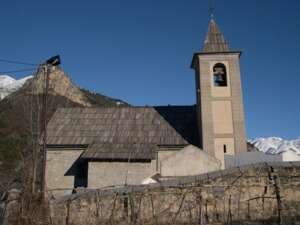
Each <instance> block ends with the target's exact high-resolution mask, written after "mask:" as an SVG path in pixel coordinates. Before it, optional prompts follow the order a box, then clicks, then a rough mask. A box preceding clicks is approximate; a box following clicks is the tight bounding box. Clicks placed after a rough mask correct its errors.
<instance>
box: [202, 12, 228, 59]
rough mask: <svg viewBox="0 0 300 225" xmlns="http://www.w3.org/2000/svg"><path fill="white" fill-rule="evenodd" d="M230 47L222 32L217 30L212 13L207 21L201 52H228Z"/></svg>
mask: <svg viewBox="0 0 300 225" xmlns="http://www.w3.org/2000/svg"><path fill="white" fill-rule="evenodd" d="M229 51H230V48H229V45H228V43H227V41H226V40H225V38H224V36H223V34H222V33H221V31H220V30H219V28H218V26H217V24H216V22H215V20H214V18H213V14H212V18H211V19H210V22H209V27H208V32H207V35H206V38H205V41H204V47H203V50H202V52H203V53H212V52H229Z"/></svg>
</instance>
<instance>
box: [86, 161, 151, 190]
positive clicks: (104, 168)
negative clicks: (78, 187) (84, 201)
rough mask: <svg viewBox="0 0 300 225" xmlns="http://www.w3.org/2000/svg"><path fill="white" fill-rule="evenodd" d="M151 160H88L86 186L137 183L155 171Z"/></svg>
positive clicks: (97, 186) (99, 186) (98, 186)
mask: <svg viewBox="0 0 300 225" xmlns="http://www.w3.org/2000/svg"><path fill="white" fill-rule="evenodd" d="M155 164H156V163H155V161H152V162H130V163H128V162H97V161H95V162H89V166H88V188H102V187H109V186H115V185H116V186H118V185H125V184H128V185H138V184H141V183H142V181H143V180H144V179H145V178H146V177H149V176H151V175H152V174H153V173H154V172H155Z"/></svg>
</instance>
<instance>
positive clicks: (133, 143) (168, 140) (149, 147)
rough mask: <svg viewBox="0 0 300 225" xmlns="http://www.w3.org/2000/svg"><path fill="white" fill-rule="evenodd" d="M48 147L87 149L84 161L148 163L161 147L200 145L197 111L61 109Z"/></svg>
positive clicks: (49, 131)
mask: <svg viewBox="0 0 300 225" xmlns="http://www.w3.org/2000/svg"><path fill="white" fill-rule="evenodd" d="M47 144H48V146H51V145H55V146H57V145H62V146H64V145H88V146H89V147H88V148H87V150H86V151H85V152H84V154H83V155H82V157H83V158H93V159H104V158H105V159H108V158H109V159H115V158H116V159H121V158H128V157H131V158H136V159H149V158H153V157H154V156H153V154H154V152H155V149H156V148H157V146H158V145H163V146H165V145H170V146H176V145H188V144H194V145H197V144H198V133H197V119H196V107H195V106H160V107H124V108H123V107H122V108H60V109H58V110H57V111H56V112H55V114H54V115H53V117H52V118H51V120H50V122H49V123H48V127H47Z"/></svg>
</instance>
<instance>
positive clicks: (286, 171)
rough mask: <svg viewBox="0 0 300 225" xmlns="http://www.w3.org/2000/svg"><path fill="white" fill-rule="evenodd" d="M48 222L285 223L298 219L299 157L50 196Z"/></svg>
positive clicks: (89, 224)
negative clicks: (149, 182)
mask: <svg viewBox="0 0 300 225" xmlns="http://www.w3.org/2000/svg"><path fill="white" fill-rule="evenodd" d="M51 217H52V218H51V221H52V224H53V225H71V224H72V225H96V224H149V225H150V224H156V225H157V224H160V225H162V224H177V225H178V224H206V225H210V224H211V225H212V224H252V225H262V224H288V225H296V224H299V221H300V163H269V164H257V165H252V166H248V167H241V168H234V169H230V170H225V171H220V172H214V173H210V174H204V175H201V176H194V177H185V178H180V179H175V180H172V181H168V182H163V183H160V184H154V185H148V186H129V187H127V188H119V189H111V190H106V191H101V190H94V191H90V192H88V193H83V194H77V195H72V196H69V197H65V198H62V199H60V200H56V201H53V202H51Z"/></svg>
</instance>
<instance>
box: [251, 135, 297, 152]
mask: <svg viewBox="0 0 300 225" xmlns="http://www.w3.org/2000/svg"><path fill="white" fill-rule="evenodd" d="M248 142H249V143H250V144H252V145H253V146H255V147H256V148H257V149H258V150H259V151H261V152H264V153H266V154H281V153H284V152H287V151H292V152H295V153H297V154H298V155H300V137H299V138H297V139H293V140H286V139H283V138H280V137H267V138H262V137H260V138H255V139H250V140H248Z"/></svg>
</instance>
